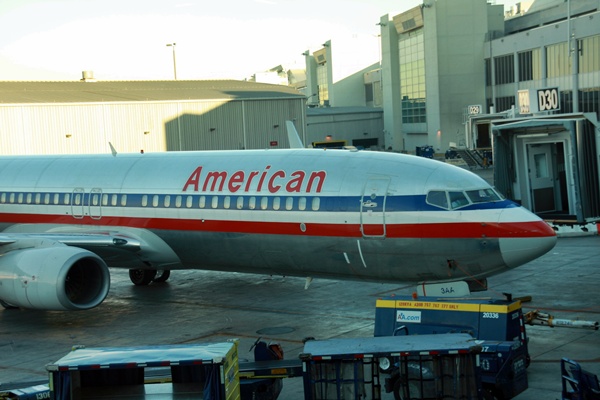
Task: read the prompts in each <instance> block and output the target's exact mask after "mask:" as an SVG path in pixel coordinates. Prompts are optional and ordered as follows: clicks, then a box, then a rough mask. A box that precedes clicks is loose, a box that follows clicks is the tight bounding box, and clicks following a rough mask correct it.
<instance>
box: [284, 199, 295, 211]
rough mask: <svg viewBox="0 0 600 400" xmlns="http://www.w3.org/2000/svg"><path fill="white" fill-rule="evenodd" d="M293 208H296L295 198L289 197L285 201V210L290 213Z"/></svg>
mask: <svg viewBox="0 0 600 400" xmlns="http://www.w3.org/2000/svg"><path fill="white" fill-rule="evenodd" d="M293 208H294V198H293V197H288V198H287V199H285V209H286V210H288V211H289V210H291V209H293Z"/></svg>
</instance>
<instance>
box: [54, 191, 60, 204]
mask: <svg viewBox="0 0 600 400" xmlns="http://www.w3.org/2000/svg"><path fill="white" fill-rule="evenodd" d="M58 203H60V194H58V193H54V204H58Z"/></svg>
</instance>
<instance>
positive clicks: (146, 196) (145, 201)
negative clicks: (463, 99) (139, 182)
mask: <svg viewBox="0 0 600 400" xmlns="http://www.w3.org/2000/svg"><path fill="white" fill-rule="evenodd" d="M147 206H148V195H147V194H145V195H143V196H142V207H147Z"/></svg>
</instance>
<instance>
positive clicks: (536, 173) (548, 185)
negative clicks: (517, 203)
mask: <svg viewBox="0 0 600 400" xmlns="http://www.w3.org/2000/svg"><path fill="white" fill-rule="evenodd" d="M527 150H528V162H529V184H530V186H531V197H532V198H531V204H532V206H533V209H532V210H531V211H533V212H536V213H540V212H548V211H555V210H556V204H555V198H554V180H555V179H554V168H553V165H554V164H553V162H552V145H551V143H540V144H528V145H527Z"/></svg>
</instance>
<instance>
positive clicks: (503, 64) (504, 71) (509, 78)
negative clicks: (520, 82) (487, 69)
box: [494, 54, 515, 85]
mask: <svg viewBox="0 0 600 400" xmlns="http://www.w3.org/2000/svg"><path fill="white" fill-rule="evenodd" d="M514 59H515V57H514V55H512V54H508V55H505V56H500V57H495V58H494V68H495V72H494V78H495V79H496V81H495V84H496V85H504V84H507V83H513V82H514V81H515V62H514Z"/></svg>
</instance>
